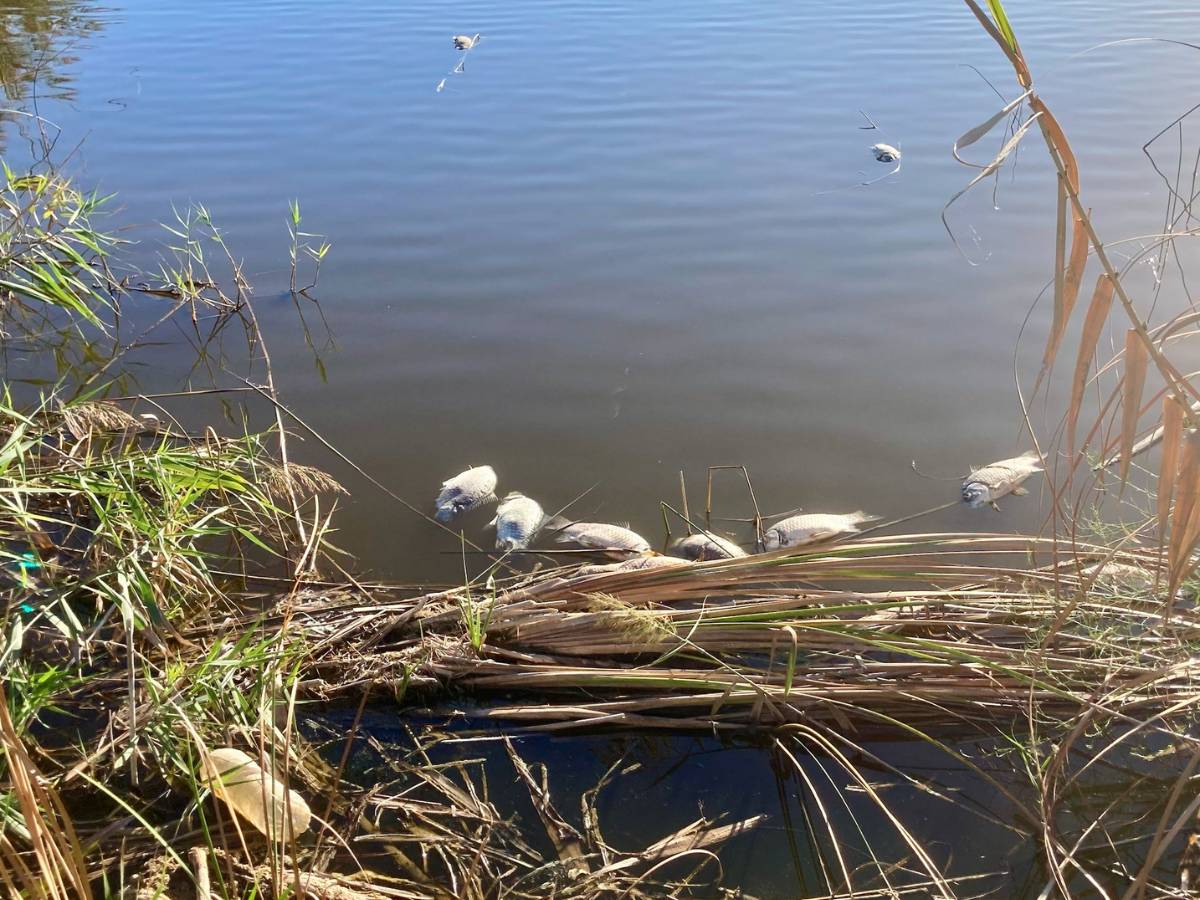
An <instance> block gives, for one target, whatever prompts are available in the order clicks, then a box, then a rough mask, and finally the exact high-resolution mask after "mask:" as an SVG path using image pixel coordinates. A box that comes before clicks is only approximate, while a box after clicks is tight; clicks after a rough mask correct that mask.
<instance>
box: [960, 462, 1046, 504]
mask: <svg viewBox="0 0 1200 900" xmlns="http://www.w3.org/2000/svg"><path fill="white" fill-rule="evenodd" d="M1041 471H1042V461H1041V459H1040V458H1039V457H1038V455H1037V452H1036V451H1034V450H1030V451H1028V452H1026V453H1022V454H1021V455H1020V456H1014V457H1013V458H1012V459H1002V460H1000V461H999V462H994V463H991V464H990V465H986V466H984V467H983V468H981V469H976V470H975V471H973V472H972V473H971V474H970V475H968V476H967V477H966V479H965V480H964V481H963V485H962V499H963V503H965V504H967V506H969V507H971V508H972V509H978V508H979V507H981V506H985V505H986V506H991V508H992V509H999V508H1000V507H998V506H997V505H996V501H997V500H999V499H1000V498H1001V497H1004V496H1006V495H1008V494H1013V495H1015V496H1017V497H1020V496H1023V495H1025V494H1027V493H1029V492H1028V491H1027V490H1025V488H1023V487H1021V483H1022V482H1024V481H1025V479H1026V478H1028V477H1029V476H1030V475H1036V474H1037V473H1038V472H1041Z"/></svg>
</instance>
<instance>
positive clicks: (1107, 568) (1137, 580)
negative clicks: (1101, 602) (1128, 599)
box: [1079, 562, 1154, 592]
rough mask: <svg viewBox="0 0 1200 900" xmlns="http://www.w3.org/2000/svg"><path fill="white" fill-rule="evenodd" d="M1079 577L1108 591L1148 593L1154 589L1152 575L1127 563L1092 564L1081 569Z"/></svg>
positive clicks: (1139, 567)
mask: <svg viewBox="0 0 1200 900" xmlns="http://www.w3.org/2000/svg"><path fill="white" fill-rule="evenodd" d="M1079 574H1081V575H1083V576H1085V577H1087V578H1091V579H1092V580H1093V582H1094V583H1095V584H1096V585H1099V586H1101V587H1104V588H1108V589H1109V590H1118V589H1122V588H1124V589H1126V590H1130V591H1138V592H1141V591H1148V590H1150V589H1151V588H1152V587H1154V573H1153V572H1150V571H1147V570H1146V569H1143V568H1142V567H1141V566H1131V565H1129V564H1128V563H1119V562H1106V563H1094V564H1092V565H1090V566H1086V567H1085V568H1083V569H1082V570H1081V571H1080V573H1079Z"/></svg>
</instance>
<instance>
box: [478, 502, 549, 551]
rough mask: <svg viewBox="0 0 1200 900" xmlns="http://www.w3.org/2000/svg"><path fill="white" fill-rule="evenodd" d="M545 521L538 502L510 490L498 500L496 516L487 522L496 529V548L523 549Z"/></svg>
mask: <svg viewBox="0 0 1200 900" xmlns="http://www.w3.org/2000/svg"><path fill="white" fill-rule="evenodd" d="M545 521H546V513H545V512H543V510H542V506H541V504H540V503H538V502H537V501H536V500H534V499H532V498H531V497H526V496H525V495H524V494H522V493H520V492H518V491H512V492H511V493H509V494H507V495H505V497H504V499H503V500H501V501H500V505H499V506H498V507H496V517H495V518H494V519H492V521H490V522H488V527H489V528H495V529H496V549H497V550H505V551H507V550H524V549H525V548H526V547H528V546H529V544H530V542H531V541H532V540H533V539H534V538H535V537H537V533H538V532H539V531H541V528H542V525H543V523H545Z"/></svg>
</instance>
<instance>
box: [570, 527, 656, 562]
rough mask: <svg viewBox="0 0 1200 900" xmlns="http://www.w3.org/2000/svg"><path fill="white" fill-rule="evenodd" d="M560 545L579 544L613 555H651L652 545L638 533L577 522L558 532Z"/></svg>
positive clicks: (620, 528)
mask: <svg viewBox="0 0 1200 900" xmlns="http://www.w3.org/2000/svg"><path fill="white" fill-rule="evenodd" d="M555 540H557V541H558V542H559V543H560V544H578V545H579V546H581V547H584V548H586V549H588V550H603V551H606V552H608V553H612V554H640V553H649V552H650V544H649V543H647V541H646V539H645V538H644V537H642V536H641V535H640V534H638V533H637V532H636V531H631V530H630V529H628V528H623V527H621V526H620V525H607V524H604V523H600V522H575V523H574V524H572V525H568V526H566V527H565V528H563V529H561V530H560V531H559V532H558V535H557V537H556V538H555Z"/></svg>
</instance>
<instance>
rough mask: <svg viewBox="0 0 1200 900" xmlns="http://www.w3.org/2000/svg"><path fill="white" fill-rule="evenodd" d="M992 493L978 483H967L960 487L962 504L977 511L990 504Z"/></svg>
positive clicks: (985, 486)
mask: <svg viewBox="0 0 1200 900" xmlns="http://www.w3.org/2000/svg"><path fill="white" fill-rule="evenodd" d="M991 499H992V492H991V491H990V490H988V487H987V485H985V484H980V483H979V482H978V481H968V482H966V483H965V484H964V485H963V486H962V500H963V503H965V504H967V506H969V507H971V509H979V507H981V506H985V505H987V504H988V503H990V502H991Z"/></svg>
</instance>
